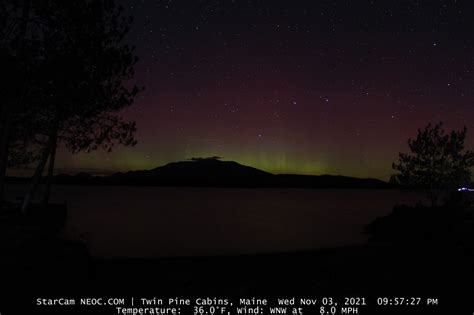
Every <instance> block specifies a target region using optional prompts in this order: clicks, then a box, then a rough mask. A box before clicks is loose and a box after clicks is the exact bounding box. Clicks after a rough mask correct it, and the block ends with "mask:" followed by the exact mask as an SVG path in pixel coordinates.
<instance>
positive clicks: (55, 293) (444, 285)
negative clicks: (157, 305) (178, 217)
mask: <svg viewBox="0 0 474 315" xmlns="http://www.w3.org/2000/svg"><path fill="white" fill-rule="evenodd" d="M4 222H5V221H4ZM51 231H54V226H50V230H49V231H45V230H44V229H43V230H41V229H37V228H36V229H35V227H34V225H32V224H30V225H28V224H23V223H22V224H18V222H17V223H16V224H13V225H12V223H11V222H10V223H8V225H7V224H4V225H3V226H2V232H1V234H2V240H1V244H2V258H1V262H0V266H1V268H0V273H1V276H0V279H1V285H2V292H3V293H2V294H1V295H0V313H1V314H119V313H118V310H117V309H116V308H115V306H97V305H96V306H84V305H83V306H77V305H76V306H73V307H72V306H60V305H55V306H38V305H37V299H38V298H45V299H57V298H77V299H78V301H79V298H99V297H101V298H104V299H105V298H109V297H114V298H125V299H126V302H127V307H131V297H134V298H135V301H136V300H139V299H140V298H148V299H152V298H153V297H156V298H163V299H165V298H166V297H173V298H182V299H186V298H189V299H190V300H191V306H183V307H182V308H181V314H194V311H196V312H198V313H197V314H199V309H194V308H193V307H192V305H194V301H195V299H196V298H203V299H206V298H211V299H213V298H218V299H229V301H234V302H235V303H236V305H237V304H239V299H241V298H248V299H252V298H254V297H255V298H261V299H263V298H265V299H267V300H268V304H271V305H273V306H276V304H277V299H278V298H280V299H281V298H289V299H291V298H292V297H295V298H296V303H297V304H299V302H298V301H299V300H300V299H301V298H311V299H314V298H317V299H318V301H319V302H318V304H317V307H315V306H311V307H310V306H305V307H304V308H303V314H321V308H320V307H321V306H322V304H321V303H322V301H323V300H322V298H323V297H326V298H328V297H332V298H333V299H334V301H336V303H338V306H337V307H336V308H334V309H331V308H330V305H329V306H328V305H326V308H325V309H324V314H332V312H333V311H334V312H335V314H344V313H343V310H342V309H341V307H342V305H344V304H345V303H352V302H354V303H362V302H365V304H367V305H366V306H364V305H357V306H358V307H359V308H358V314H472V313H473V312H474V305H473V303H471V301H474V296H473V295H474V290H473V283H474V272H473V269H474V268H473V266H474V255H473V251H472V249H470V248H469V247H466V246H455V245H453V244H444V245H440V244H438V245H436V244H434V243H433V242H430V243H426V242H423V243H420V242H412V243H410V242H405V243H403V244H393V243H392V244H389V243H371V244H368V245H364V246H353V247H344V248H334V249H325V250H316V251H310V252H294V253H291V252H290V253H277V254H266V255H244V256H221V257H181V258H167V259H120V260H117V259H116V260H94V259H92V258H91V257H90V256H89V255H88V253H87V247H86V246H85V245H83V244H80V243H71V242H68V241H65V240H62V239H61V238H59V237H57V236H55V233H51ZM346 297H347V298H350V297H356V298H357V297H359V298H364V299H365V300H364V301H363V300H362V299H356V300H352V302H350V301H349V300H347V299H345V298H346ZM385 297H387V299H385V300H382V299H378V298H385ZM400 298H403V301H404V302H403V303H404V304H407V303H408V304H412V303H414V304H418V305H404V306H395V305H394V304H398V303H400V301H402V300H401V299H400ZM412 298H413V299H412ZM417 298H421V299H420V300H417ZM429 299H431V300H430V301H431V302H432V303H434V301H436V303H437V304H438V305H427V303H428V300H429ZM166 301H167V300H166ZM326 301H328V300H326ZM377 301H379V302H380V303H381V304H388V305H378V304H377ZM48 302H51V303H53V302H54V301H53V300H48ZM328 303H329V302H328ZM390 304H392V305H390ZM234 306H235V305H234ZM288 307H289V308H288V310H289V312H291V311H292V310H293V308H295V307H296V306H295V307H292V306H288ZM202 311H203V312H204V313H203V314H205V312H206V311H207V312H208V314H212V312H213V311H215V309H203V310H202ZM221 311H222V309H221ZM227 311H230V314H235V311H236V310H235V309H233V308H232V307H228V308H227ZM326 312H327V313H326ZM260 313H261V314H269V310H268V309H267V310H264V311H263V312H260ZM137 314H139V313H137ZM168 314H171V313H168Z"/></svg>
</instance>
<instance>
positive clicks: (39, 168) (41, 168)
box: [21, 131, 55, 214]
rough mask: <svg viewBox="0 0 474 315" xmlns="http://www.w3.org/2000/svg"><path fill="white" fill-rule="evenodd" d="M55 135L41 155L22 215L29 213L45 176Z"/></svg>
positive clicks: (50, 138)
mask: <svg viewBox="0 0 474 315" xmlns="http://www.w3.org/2000/svg"><path fill="white" fill-rule="evenodd" d="M53 133H54V131H53V132H52V134H51V135H50V136H49V139H48V143H47V144H46V147H45V148H44V150H43V153H42V154H41V158H40V161H39V163H38V166H37V167H36V170H35V173H34V175H33V178H32V179H31V184H30V187H29V189H28V192H27V193H26V196H25V199H23V204H22V206H21V213H23V214H24V213H26V212H27V211H28V208H29V207H30V204H31V202H32V201H33V197H34V195H35V192H36V189H37V188H38V186H39V183H40V180H41V177H42V175H43V171H44V167H45V166H46V162H47V161H48V157H49V155H50V152H51V148H52V144H53V142H54V141H55V137H53Z"/></svg>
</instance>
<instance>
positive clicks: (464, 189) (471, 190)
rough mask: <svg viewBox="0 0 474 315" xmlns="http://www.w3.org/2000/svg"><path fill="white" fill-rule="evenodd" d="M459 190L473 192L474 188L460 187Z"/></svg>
mask: <svg viewBox="0 0 474 315" xmlns="http://www.w3.org/2000/svg"><path fill="white" fill-rule="evenodd" d="M458 191H470V192H473V191H474V189H471V188H467V187H461V188H458Z"/></svg>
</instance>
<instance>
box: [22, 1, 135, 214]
mask: <svg viewBox="0 0 474 315" xmlns="http://www.w3.org/2000/svg"><path fill="white" fill-rule="evenodd" d="M35 9H36V11H35V13H36V16H37V17H38V18H37V20H38V21H41V23H40V24H37V27H39V28H40V29H41V30H42V31H41V34H42V37H41V38H42V39H43V41H42V46H41V47H42V52H43V55H42V58H41V66H40V67H39V70H38V71H37V75H38V77H40V78H41V79H42V80H41V82H42V84H40V85H39V86H38V93H37V94H38V98H37V103H38V104H41V114H38V115H37V117H36V118H37V120H40V121H41V122H42V123H41V127H40V128H38V130H37V136H39V137H41V138H43V145H42V149H41V154H40V158H39V162H38V165H37V167H36V170H35V174H34V176H33V179H32V182H31V185H30V189H29V191H28V193H27V195H26V196H25V199H24V202H23V205H22V210H23V211H26V209H27V208H28V206H29V204H30V202H31V200H32V198H33V196H34V193H35V190H36V188H37V186H38V184H39V181H40V179H41V176H42V173H43V171H44V169H45V166H46V163H47V161H48V159H49V161H50V163H49V170H48V182H47V188H46V192H45V195H44V202H47V201H48V198H49V187H50V183H51V181H50V179H51V176H52V174H53V169H54V161H55V152H56V148H57V146H58V145H59V144H60V143H62V144H64V145H65V147H66V148H67V149H69V150H70V151H71V152H72V153H77V152H80V151H87V152H89V151H92V150H96V149H99V148H103V149H106V150H108V151H110V150H111V148H112V147H113V145H114V144H115V143H120V144H124V145H135V143H136V141H135V139H134V138H133V134H134V132H135V129H136V128H135V123H134V122H127V121H124V120H123V119H122V118H121V117H120V116H119V115H118V112H119V111H120V110H121V109H123V108H124V107H127V106H129V105H131V104H132V103H133V100H134V97H135V96H136V94H137V93H138V91H139V89H138V88H137V87H136V86H131V87H128V86H127V85H125V83H126V81H127V80H129V79H130V78H131V77H132V76H133V67H134V65H135V63H136V62H137V58H136V57H135V56H134V53H133V47H130V46H129V45H127V44H124V43H123V38H124V37H125V35H126V33H127V32H128V29H129V24H130V23H131V19H130V18H126V17H124V16H122V9H121V8H120V7H117V6H115V5H114V2H113V1H110V0H103V1H88V0H72V1H59V0H55V1H48V2H44V3H43V5H39V6H37V7H35Z"/></svg>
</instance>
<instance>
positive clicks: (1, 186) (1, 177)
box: [0, 105, 12, 204]
mask: <svg viewBox="0 0 474 315" xmlns="http://www.w3.org/2000/svg"><path fill="white" fill-rule="evenodd" d="M11 118H12V117H11V113H10V112H9V111H8V107H7V106H6V105H4V107H3V109H2V117H1V122H0V133H1V134H0V204H1V203H3V201H4V200H5V177H6V173H7V163H8V148H9V146H10V130H11Z"/></svg>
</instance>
